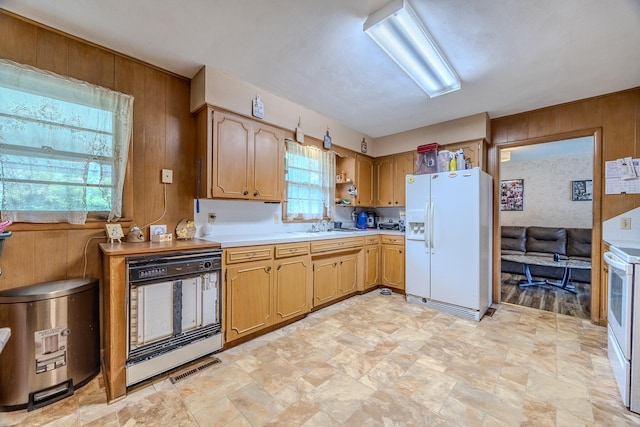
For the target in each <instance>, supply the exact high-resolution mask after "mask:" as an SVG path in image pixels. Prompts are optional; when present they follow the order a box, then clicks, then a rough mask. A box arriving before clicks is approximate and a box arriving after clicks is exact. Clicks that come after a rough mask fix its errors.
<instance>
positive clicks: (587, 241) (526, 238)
mask: <svg viewBox="0 0 640 427" xmlns="http://www.w3.org/2000/svg"><path fill="white" fill-rule="evenodd" d="M501 241H502V243H501V253H502V255H507V254H510V255H539V256H548V257H549V258H551V259H553V257H554V256H555V254H557V256H558V257H559V258H560V259H576V260H581V261H589V262H591V229H590V228H558V227H520V226H502V227H501ZM530 269H531V275H532V276H534V277H543V278H549V279H561V278H562V275H563V273H564V268H563V267H547V266H540V265H531V266H530ZM501 271H502V272H504V273H515V274H524V264H522V263H518V262H512V261H506V260H503V261H502V263H501ZM571 281H574V282H585V283H590V282H591V269H573V270H572V271H571Z"/></svg>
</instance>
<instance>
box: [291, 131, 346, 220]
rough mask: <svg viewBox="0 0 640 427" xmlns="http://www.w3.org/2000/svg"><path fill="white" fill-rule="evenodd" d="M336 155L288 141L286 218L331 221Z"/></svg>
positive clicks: (333, 207)
mask: <svg viewBox="0 0 640 427" xmlns="http://www.w3.org/2000/svg"><path fill="white" fill-rule="evenodd" d="M335 177H336V155H335V153H334V152H332V151H323V150H320V149H318V148H315V147H311V146H303V145H300V144H298V143H297V142H295V141H290V140H287V219H289V220H293V219H316V220H320V219H323V218H324V217H325V215H326V217H329V218H333V217H334V211H335V200H334V199H335V194H336V184H335Z"/></svg>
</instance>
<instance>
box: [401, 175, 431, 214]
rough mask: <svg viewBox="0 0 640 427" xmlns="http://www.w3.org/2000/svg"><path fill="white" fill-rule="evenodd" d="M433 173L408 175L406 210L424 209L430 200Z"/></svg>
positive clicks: (406, 182) (406, 178)
mask: <svg viewBox="0 0 640 427" xmlns="http://www.w3.org/2000/svg"><path fill="white" fill-rule="evenodd" d="M431 176H432V175H407V176H406V177H405V180H406V181H405V210H406V211H407V212H409V211H416V210H417V211H423V210H425V209H426V208H425V207H426V205H427V203H428V202H429V197H430V195H429V185H430V181H431V180H430V178H431Z"/></svg>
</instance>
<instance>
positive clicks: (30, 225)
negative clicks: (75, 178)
mask: <svg viewBox="0 0 640 427" xmlns="http://www.w3.org/2000/svg"><path fill="white" fill-rule="evenodd" d="M132 222H133V220H132V219H131V218H120V219H119V220H118V221H117V223H118V224H120V225H122V227H123V228H126V227H129V226H131V224H132ZM106 223H107V221H105V220H104V219H97V218H92V219H89V218H88V219H87V222H85V223H84V224H68V223H66V222H55V223H35V222H14V223H13V224H11V225H10V226H9V227H8V228H7V231H55V230H98V229H104V225H105V224H106Z"/></svg>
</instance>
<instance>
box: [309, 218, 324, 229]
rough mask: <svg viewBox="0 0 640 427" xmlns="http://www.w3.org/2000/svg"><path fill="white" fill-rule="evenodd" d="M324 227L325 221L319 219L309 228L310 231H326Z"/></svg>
mask: <svg viewBox="0 0 640 427" xmlns="http://www.w3.org/2000/svg"><path fill="white" fill-rule="evenodd" d="M326 226H327V221H325V220H324V219H321V220H319V221H318V222H316V223H315V224H313V225H312V226H311V231H326Z"/></svg>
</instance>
